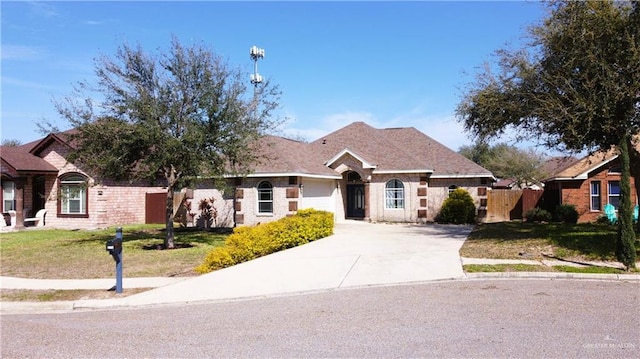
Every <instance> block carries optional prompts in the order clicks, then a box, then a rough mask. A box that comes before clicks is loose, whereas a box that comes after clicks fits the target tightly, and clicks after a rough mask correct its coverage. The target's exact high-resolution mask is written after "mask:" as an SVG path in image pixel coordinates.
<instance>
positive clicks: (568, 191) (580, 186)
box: [561, 166, 638, 223]
mask: <svg viewBox="0 0 640 359" xmlns="http://www.w3.org/2000/svg"><path fill="white" fill-rule="evenodd" d="M593 181H600V202H601V203H600V211H592V210H591V182H593ZM609 181H620V174H615V173H609V166H603V167H602V168H600V169H598V170H596V171H593V172H591V173H590V174H589V179H587V180H579V181H563V182H561V185H562V203H571V204H573V205H575V206H576V210H577V211H578V214H579V215H580V217H579V218H578V222H580V223H582V222H592V221H595V220H596V219H598V217H600V216H601V215H603V214H604V206H605V205H606V204H607V203H608V202H609V199H608V198H609V197H608V196H609V192H608V191H609V188H608V187H609V186H608V183H609ZM637 198H638V197H637V195H636V190H635V187H634V179H633V178H631V199H632V200H631V203H632V207H633V206H635V205H636V204H637Z"/></svg>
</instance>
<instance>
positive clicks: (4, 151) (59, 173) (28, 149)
mask: <svg viewBox="0 0 640 359" xmlns="http://www.w3.org/2000/svg"><path fill="white" fill-rule="evenodd" d="M68 152H69V146H68V144H67V143H66V142H65V141H64V133H62V134H50V135H48V136H47V137H45V138H43V139H41V140H38V141H35V142H31V143H28V144H25V145H22V146H18V147H6V146H2V147H1V148H0V157H1V159H2V191H1V192H0V196H1V203H2V213H3V214H5V218H6V217H8V216H7V214H8V213H12V214H13V215H14V218H13V222H14V223H13V224H14V225H15V226H16V227H18V228H20V227H22V226H23V221H24V218H26V217H29V216H34V215H35V214H36V213H37V212H38V210H40V209H45V210H46V215H45V218H44V223H45V225H46V226H47V227H55V228H102V227H107V226H110V225H116V224H117V225H121V224H132V223H144V222H145V195H146V193H158V192H160V193H166V187H165V188H163V187H161V186H151V185H147V184H130V183H128V182H126V183H115V182H113V181H109V180H105V181H100V182H99V183H98V182H97V181H96V180H95V179H94V178H92V177H91V176H90V175H88V174H87V173H86V172H84V171H83V170H82V169H80V168H78V167H77V166H75V165H73V164H71V163H69V162H68V161H67V160H66V159H65V156H66V154H67V153H68Z"/></svg>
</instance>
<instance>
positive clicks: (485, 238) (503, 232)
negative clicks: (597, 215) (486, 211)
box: [460, 222, 640, 261]
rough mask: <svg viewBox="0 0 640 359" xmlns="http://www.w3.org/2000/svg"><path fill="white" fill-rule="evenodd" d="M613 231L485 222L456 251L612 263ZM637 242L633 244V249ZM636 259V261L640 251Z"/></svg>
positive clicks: (595, 227) (470, 254)
mask: <svg viewBox="0 0 640 359" xmlns="http://www.w3.org/2000/svg"><path fill="white" fill-rule="evenodd" d="M615 242H616V228H615V227H613V226H610V225H606V224H596V223H581V224H573V225H570V224H562V223H523V222H503V223H487V224H481V225H478V226H476V228H475V229H474V230H473V232H471V235H470V236H469V238H468V239H467V241H465V243H464V244H463V246H462V248H461V249H460V255H461V256H463V257H471V258H495V259H522V258H526V259H542V258H544V256H543V254H547V255H553V256H555V257H558V258H563V259H567V260H580V261H589V260H601V261H615V260H616V259H615ZM638 249H640V243H639V242H638V241H636V250H638ZM638 254H639V258H640V252H639V253H638Z"/></svg>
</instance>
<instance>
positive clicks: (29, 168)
mask: <svg viewBox="0 0 640 359" xmlns="http://www.w3.org/2000/svg"><path fill="white" fill-rule="evenodd" d="M29 149H30V146H19V147H7V146H2V147H0V157H2V160H3V161H4V162H5V163H6V164H7V165H9V166H10V167H11V168H13V169H14V170H15V171H16V172H31V173H33V172H35V173H48V172H53V173H57V172H58V169H57V168H56V167H54V166H53V165H52V164H50V163H49V162H47V161H45V160H44V159H43V158H40V157H38V156H36V155H34V154H32V153H31V152H30V151H29Z"/></svg>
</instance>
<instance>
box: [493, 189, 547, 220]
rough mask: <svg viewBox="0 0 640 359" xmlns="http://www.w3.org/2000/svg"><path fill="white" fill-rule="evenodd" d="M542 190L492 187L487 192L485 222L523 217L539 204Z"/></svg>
mask: <svg viewBox="0 0 640 359" xmlns="http://www.w3.org/2000/svg"><path fill="white" fill-rule="evenodd" d="M542 193H543V191H542V190H533V189H524V190H514V189H492V190H490V191H489V192H488V193H487V216H486V219H485V222H488V223H492V222H504V221H510V220H514V219H522V218H523V214H524V213H526V212H527V211H528V210H529V209H531V208H534V207H536V206H537V205H538V203H539V201H540V198H541V197H542Z"/></svg>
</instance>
